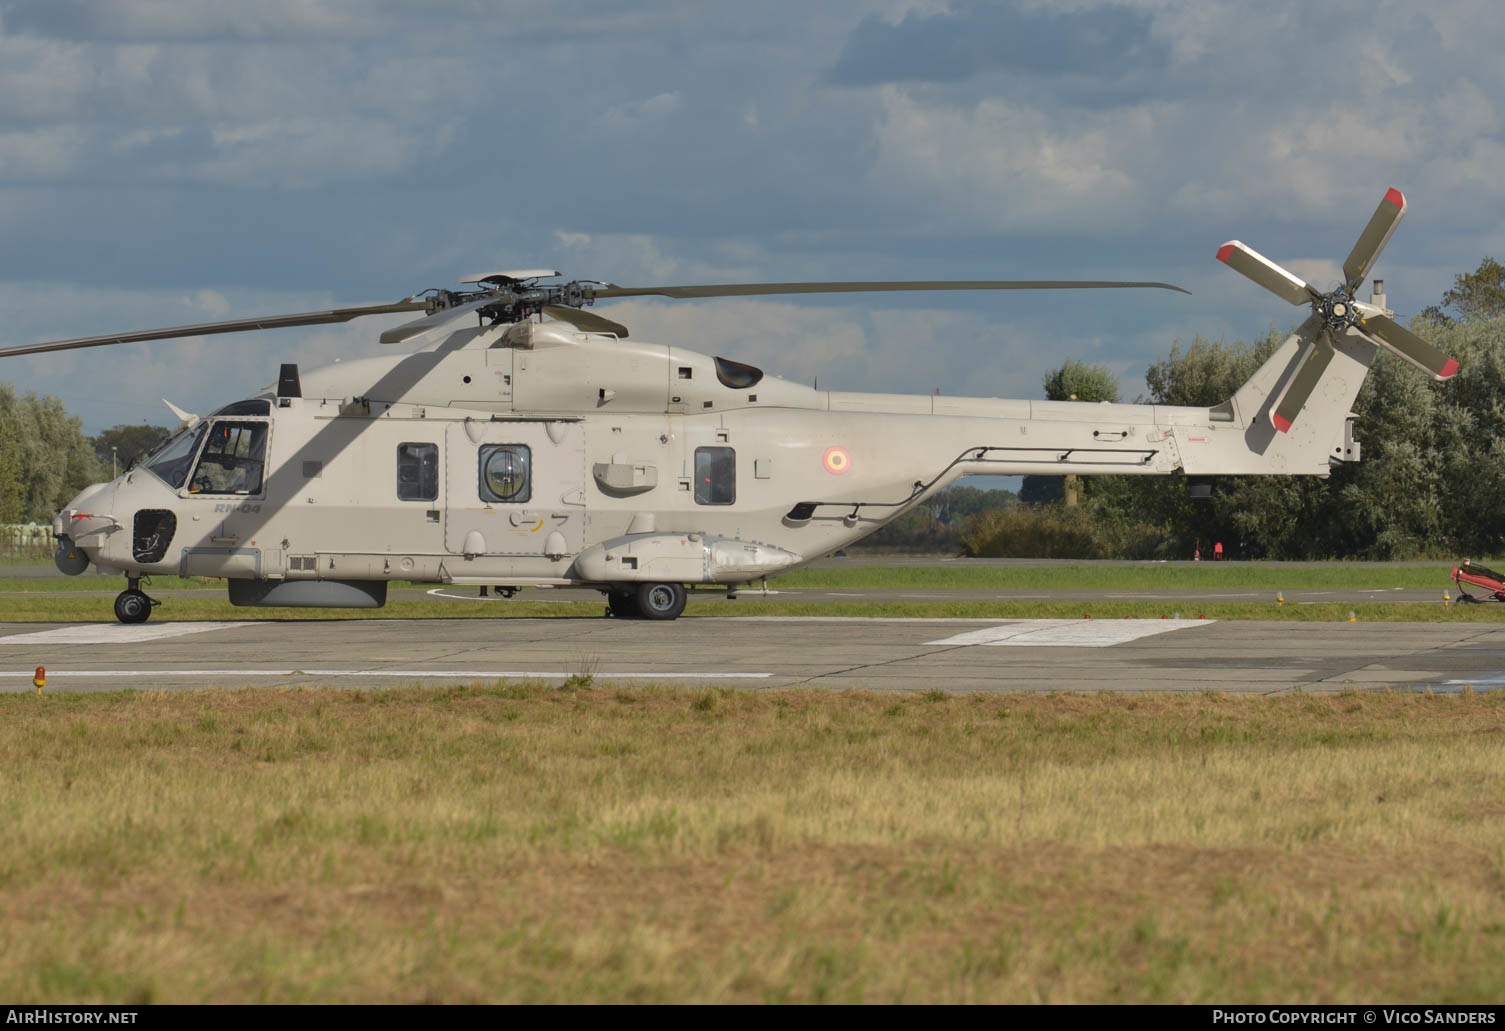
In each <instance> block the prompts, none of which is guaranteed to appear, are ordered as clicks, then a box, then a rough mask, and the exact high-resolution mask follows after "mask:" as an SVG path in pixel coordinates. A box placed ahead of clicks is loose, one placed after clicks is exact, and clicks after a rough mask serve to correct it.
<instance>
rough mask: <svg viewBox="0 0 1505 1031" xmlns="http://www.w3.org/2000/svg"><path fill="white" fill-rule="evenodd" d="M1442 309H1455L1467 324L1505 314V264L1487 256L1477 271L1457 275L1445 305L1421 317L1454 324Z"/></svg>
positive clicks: (1445, 298)
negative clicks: (1469, 321)
mask: <svg viewBox="0 0 1505 1031" xmlns="http://www.w3.org/2000/svg"><path fill="white" fill-rule="evenodd" d="M1443 309H1452V310H1453V311H1455V312H1457V313H1458V317H1459V318H1460V319H1462V320H1464V321H1467V320H1469V319H1493V318H1498V317H1499V316H1501V315H1505V265H1501V264H1500V263H1499V262H1498V261H1496V260H1495V259H1493V258H1490V257H1486V258H1485V259H1484V260H1483V261H1481V262H1479V267H1478V268H1476V269H1474V271H1472V272H1464V273H1460V274H1458V275H1457V276H1454V277H1453V288H1452V289H1451V290H1449V291H1448V292H1447V293H1445V294H1443V295H1442V304H1441V305H1440V306H1437V305H1434V306H1432V307H1430V308H1427V309H1426V310H1424V311H1423V312H1422V314H1423V315H1427V316H1430V317H1432V318H1433V319H1434V320H1436V321H1451V320H1449V319H1448V318H1447V316H1446V314H1444V311H1443Z"/></svg>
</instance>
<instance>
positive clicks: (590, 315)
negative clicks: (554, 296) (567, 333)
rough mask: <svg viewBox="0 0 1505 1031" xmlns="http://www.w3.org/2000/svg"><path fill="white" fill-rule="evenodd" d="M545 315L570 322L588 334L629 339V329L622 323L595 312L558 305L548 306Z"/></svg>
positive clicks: (544, 311)
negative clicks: (601, 334)
mask: <svg viewBox="0 0 1505 1031" xmlns="http://www.w3.org/2000/svg"><path fill="white" fill-rule="evenodd" d="M543 313H544V314H545V315H547V316H549V317H550V318H554V319H558V320H559V321H561V322H568V323H570V324H571V325H572V326H574V327H575V328H576V329H583V330H585V331H586V332H587V333H615V334H616V335H617V338H618V339H620V340H626V339H627V327H626V326H624V325H622V324H621V323H620V322H613V321H611V319H603V318H602V317H601V316H599V315H597V314H596V313H595V312H590V311H586V310H585V309H584V308H564V307H561V306H560V305H557V304H546V305H544V306H543Z"/></svg>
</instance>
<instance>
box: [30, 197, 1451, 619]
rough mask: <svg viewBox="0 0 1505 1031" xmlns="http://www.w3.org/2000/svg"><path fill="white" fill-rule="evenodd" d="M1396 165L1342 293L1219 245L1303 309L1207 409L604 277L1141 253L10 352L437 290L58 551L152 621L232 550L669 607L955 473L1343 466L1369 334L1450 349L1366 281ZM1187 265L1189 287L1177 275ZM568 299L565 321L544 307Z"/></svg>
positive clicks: (248, 579) (211, 429)
mask: <svg viewBox="0 0 1505 1031" xmlns="http://www.w3.org/2000/svg"><path fill="white" fill-rule="evenodd" d="M1405 208H1406V203H1405V198H1404V197H1402V196H1401V193H1400V191H1398V190H1393V189H1392V190H1390V191H1389V192H1388V193H1386V195H1385V197H1384V199H1383V200H1382V201H1381V202H1380V205H1379V207H1378V208H1377V209H1376V211H1375V213H1374V216H1373V217H1372V218H1371V219H1370V221H1369V224H1368V225H1367V226H1366V227H1365V229H1364V231H1363V233H1361V234H1360V236H1359V239H1358V242H1357V243H1356V244H1355V245H1354V248H1353V250H1352V252H1351V253H1350V254H1349V255H1348V258H1347V260H1345V261H1344V263H1343V276H1344V280H1343V282H1342V283H1340V284H1338V285H1337V286H1336V287H1335V288H1333V289H1331V290H1328V291H1326V292H1323V291H1321V290H1318V289H1317V288H1316V287H1314V286H1311V285H1309V284H1307V283H1305V282H1303V281H1302V280H1300V279H1299V278H1297V277H1296V276H1294V275H1292V274H1291V273H1290V272H1288V271H1286V270H1285V269H1283V268H1281V267H1280V266H1278V265H1276V264H1274V263H1273V262H1271V261H1269V260H1267V259H1266V258H1264V257H1262V256H1261V255H1259V254H1257V253H1255V252H1254V251H1253V250H1251V249H1249V248H1248V247H1246V246H1244V245H1243V244H1242V243H1239V242H1238V241H1232V242H1230V243H1227V244H1225V245H1224V246H1223V247H1222V248H1221V249H1220V250H1219V251H1218V254H1217V256H1218V258H1219V259H1220V260H1221V261H1223V262H1224V263H1226V264H1227V265H1229V266H1230V267H1232V268H1233V269H1235V270H1236V271H1238V272H1241V273H1243V274H1244V275H1245V276H1247V277H1248V278H1250V279H1252V280H1254V281H1255V282H1256V283H1258V284H1259V285H1261V286H1263V287H1265V288H1266V289H1269V290H1271V291H1273V292H1274V293H1276V294H1278V295H1279V296H1281V297H1282V298H1284V299H1285V300H1286V301H1287V302H1289V303H1290V304H1293V305H1302V304H1306V305H1310V307H1311V309H1312V312H1311V315H1310V316H1308V317H1307V319H1306V320H1305V321H1304V322H1303V323H1302V324H1301V325H1300V327H1299V328H1298V329H1297V330H1296V331H1295V332H1294V333H1293V334H1291V336H1290V337H1289V338H1288V339H1287V340H1286V341H1285V343H1284V344H1283V346H1281V347H1280V348H1279V349H1278V350H1277V351H1276V352H1275V353H1274V354H1273V355H1272V356H1271V358H1270V359H1269V361H1267V362H1266V363H1265V364H1264V365H1263V366H1262V367H1261V368H1260V369H1259V370H1258V371H1257V372H1256V373H1255V374H1254V376H1253V378H1252V379H1250V380H1249V382H1247V383H1246V384H1244V385H1243V386H1242V387H1241V388H1240V389H1239V390H1238V391H1237V392H1236V393H1235V394H1234V395H1233V396H1232V397H1231V398H1228V399H1227V400H1226V401H1224V402H1223V403H1221V404H1218V405H1215V406H1213V407H1211V408H1188V407H1169V406H1165V405H1129V404H1091V405H1088V404H1073V403H1071V402H1051V401H1025V400H1003V399H998V398H972V397H938V396H930V395H905V394H856V393H841V392H837V391H823V390H816V389H812V388H810V387H806V386H803V385H800V384H796V383H791V382H788V381H785V380H781V379H778V378H776V377H773V376H765V375H764V374H763V373H762V372H761V371H760V370H759V369H756V368H754V367H752V366H750V365H746V364H743V363H741V362H737V361H734V360H732V359H730V358H726V357H712V356H707V355H703V354H698V353H696V352H693V351H688V350H684V349H681V348H677V347H664V346H658V345H655V344H648V343H640V342H637V341H636V340H630V339H629V338H628V332H627V328H626V327H625V326H622V325H620V324H619V323H616V322H613V321H611V320H610V319H607V318H604V317H602V316H600V315H597V314H595V313H594V312H591V311H587V310H586V309H587V307H588V306H590V305H592V304H593V303H594V302H596V301H606V300H610V299H613V298H619V297H634V296H645V295H655V296H662V297H671V298H704V297H731V296H749V295H762V294H813V293H845V292H879V291H907V290H919V291H933V290H1017V289H1078V288H1081V289H1098V288H1130V287H1150V288H1164V289H1171V290H1177V289H1179V288H1177V287H1172V286H1168V285H1167V284H1163V283H1121V282H1067V281H1035V282H955V281H943V282H894V283H879V282H865V283H755V284H742V285H727V286H661V287H619V286H615V285H611V284H602V283H596V282H588V281H576V282H569V283H563V284H549V283H546V282H545V281H546V280H551V279H553V278H555V277H557V276H558V275H559V273H557V272H554V271H552V270H548V269H533V270H522V271H512V272H497V273H493V274H489V275H478V276H472V277H468V278H466V279H463V280H461V283H462V284H464V285H465V286H466V287H467V289H465V290H463V291H448V290H430V291H425V292H424V293H423V294H420V295H417V296H414V297H411V298H408V299H407V300H404V301H401V302H399V303H397V304H388V305H374V306H369V307H359V308H343V309H336V310H333V311H323V312H305V313H301V314H295V315H278V316H271V317H267V318H254V319H237V320H233V321H229V322H217V323H210V324H206V325H197V326H180V327H175V328H171V329H158V330H149V331H144V332H133V333H122V334H118V335H112V336H103V337H89V338H84V339H77V340H60V341H55V342H50V343H41V344H32V345H28V346H23V347H12V348H8V349H5V350H0V356H5V355H19V354H31V353H36V352H42V351H56V350H66V349H71V348H80V347H95V346H102V345H108V344H116V343H127V342H132V341H140V340H153V339H164V338H170V337H191V336H204V335H208V334H213V333H233V332H239V331H243V330H260V329H274V328H280V327H289V326H308V325H315V324H320V323H333V322H346V321H349V320H351V319H354V318H357V317H360V316H363V315H374V314H382V313H391V312H405V311H415V312H422V313H423V314H422V315H421V316H420V317H418V318H417V319H416V320H414V321H411V322H408V323H406V324H404V325H401V326H398V327H396V328H394V329H390V330H388V331H386V332H384V333H382V334H381V338H380V339H381V341H382V343H386V344H396V343H401V342H403V341H407V340H413V339H420V340H422V341H423V346H421V347H420V349H419V350H417V351H414V352H412V353H405V354H398V355H388V356H380V357H369V358H362V359H358V360H354V361H343V362H339V363H337V364H334V365H330V366H326V367H323V368H318V369H311V370H306V371H303V372H301V374H300V371H299V369H298V367H297V366H296V365H284V366H283V367H282V369H281V374H280V376H279V378H278V381H277V383H276V384H275V386H269V387H267V388H266V389H265V390H264V391H263V392H261V393H260V394H258V395H257V396H255V397H253V398H249V399H246V400H242V401H235V402H233V403H231V404H227V405H225V406H224V407H223V408H220V409H219V410H218V411H215V412H213V413H211V414H209V415H207V416H204V417H199V416H196V415H190V414H188V413H186V412H182V411H181V410H178V409H174V411H175V412H176V413H177V414H178V415H179V416H180V417H181V418H182V419H183V424H182V426H181V427H180V428H179V430H178V431H177V432H176V433H175V434H173V435H172V436H171V437H170V438H169V439H168V440H167V441H166V442H165V443H163V444H162V445H161V446H160V447H158V448H157V449H156V450H155V451H153V452H152V453H151V454H149V455H148V456H146V457H145V458H144V459H142V460H141V461H140V462H139V463H137V464H136V465H135V466H134V467H133V468H131V469H128V470H127V471H126V472H124V473H123V474H121V475H119V476H117V477H116V478H115V479H114V480H112V481H110V482H109V483H100V484H95V485H93V486H91V487H89V488H87V489H86V490H84V491H82V492H81V493H80V494H79V495H78V496H77V497H75V498H74V499H73V500H72V501H71V502H69V503H68V505H67V507H66V508H65V509H64V510H63V511H62V512H60V513H59V514H58V515H57V517H56V518H55V519H54V520H53V533H54V535H55V536H56V537H57V540H58V549H57V554H56V561H57V565H58V567H59V568H60V569H61V570H62V571H63V572H65V573H71V574H77V573H82V572H83V571H84V570H85V569H87V568H88V566H89V564H90V563H93V564H95V565H97V566H99V567H101V568H102V569H106V570H114V571H119V572H122V573H124V575H125V578H126V585H127V587H126V590H124V591H123V592H122V593H121V594H120V595H119V597H118V598H117V599H116V602H115V613H116V615H117V617H118V618H119V619H120V620H121V621H122V622H125V623H140V622H143V621H145V620H146V619H147V618H148V617H149V616H150V614H151V611H152V608H153V606H154V605H155V604H156V602H155V601H154V600H153V599H151V598H149V597H148V596H147V595H146V594H145V593H143V592H142V590H141V586H140V582H141V578H142V577H144V576H148V575H150V574H154V573H160V574H168V573H176V574H179V575H183V576H205V577H222V578H224V579H226V580H228V581H229V595H230V600H231V601H232V602H234V603H235V604H237V605H289V606H311V607H336V608H338V607H376V606H380V605H382V604H384V603H385V601H386V594H387V584H388V582H389V581H392V580H408V581H417V582H433V583H442V584H470V585H480V586H494V587H497V588H499V589H500V590H501V591H502V592H503V593H504V594H507V595H509V596H510V595H511V593H512V592H514V591H515V590H517V589H518V588H522V587H560V586H586V587H594V588H598V589H599V590H601V591H602V592H603V593H604V594H605V595H606V597H607V600H608V611H609V612H610V613H611V614H613V615H616V616H620V617H633V618H643V619H673V618H675V617H676V616H678V615H679V614H680V612H682V611H683V609H684V606H685V599H686V590H687V586H689V587H695V588H704V587H712V586H715V587H717V588H719V589H724V590H726V591H728V592H734V591H735V590H736V589H737V588H738V587H739V586H743V585H747V584H750V583H752V582H754V581H757V580H760V579H763V578H766V577H768V576H772V575H774V574H776V573H781V572H784V571H786V570H788V569H792V568H794V567H796V566H799V565H801V564H802V563H805V562H808V561H810V560H812V559H815V558H819V557H821V556H824V555H828V554H830V553H831V552H833V551H836V550H837V549H839V548H842V547H845V546H847V545H849V544H851V543H852V542H854V541H856V540H858V539H859V538H862V537H865V536H867V535H868V534H870V533H872V532H873V531H874V530H876V529H878V528H879V527H881V526H882V525H884V524H885V523H887V522H889V521H891V520H893V519H895V518H897V517H898V516H900V515H902V514H903V513H905V512H907V511H909V510H910V509H911V508H913V507H914V506H915V505H918V504H920V503H921V502H923V501H924V500H925V499H926V498H928V497H929V496H930V495H931V494H933V493H934V492H936V491H938V490H941V489H943V488H945V487H946V486H948V485H949V484H950V483H952V482H953V481H955V480H956V479H958V478H959V477H962V476H978V475H998V476H1012V475H1019V474H1044V475H1065V474H1073V473H1074V474H1084V475H1097V474H1115V475H1144V476H1157V475H1158V476H1167V475H1180V476H1185V477H1187V478H1189V483H1190V484H1191V489H1192V491H1193V494H1194V495H1195V494H1197V493H1198V492H1199V491H1200V492H1205V491H1207V490H1208V489H1209V487H1208V481H1207V480H1206V478H1207V477H1212V476H1226V475H1247V474H1286V475H1310V476H1326V475H1327V474H1328V472H1329V470H1330V469H1332V468H1333V467H1334V466H1336V465H1337V464H1339V463H1342V462H1350V461H1357V460H1358V458H1359V445H1358V443H1357V442H1356V441H1355V440H1354V437H1353V420H1352V417H1351V415H1350V412H1349V408H1350V406H1351V405H1352V404H1353V401H1354V398H1355V396H1356V395H1357V394H1358V391H1359V387H1360V385H1361V383H1362V382H1363V379H1364V375H1365V373H1366V372H1367V371H1368V368H1369V365H1370V363H1371V361H1372V360H1373V359H1374V356H1375V354H1376V352H1377V349H1378V348H1380V347H1384V348H1386V349H1388V350H1390V351H1392V352H1394V353H1396V354H1398V355H1400V356H1401V357H1402V358H1404V359H1406V360H1407V361H1410V362H1411V363H1413V364H1415V365H1417V366H1418V367H1420V368H1421V369H1423V370H1424V371H1426V372H1427V373H1430V374H1431V375H1432V376H1434V377H1436V378H1437V379H1446V378H1447V377H1449V376H1451V375H1453V374H1454V373H1456V372H1457V370H1458V365H1457V363H1456V362H1455V361H1452V360H1450V359H1449V358H1447V356H1445V355H1443V354H1442V353H1441V352H1439V351H1438V350H1437V349H1436V348H1434V347H1432V346H1431V345H1430V344H1428V343H1427V342H1425V341H1424V340H1421V339H1420V338H1418V337H1416V336H1415V335H1413V334H1412V333H1410V332H1409V331H1407V330H1406V329H1405V328H1403V327H1402V326H1400V325H1399V324H1397V323H1396V322H1395V321H1394V320H1393V319H1392V317H1391V315H1392V313H1391V312H1389V311H1386V310H1385V308H1384V298H1383V295H1381V294H1379V293H1378V291H1376V293H1375V295H1374V296H1373V297H1372V298H1371V302H1372V303H1364V302H1361V301H1358V300H1356V299H1355V298H1354V291H1355V290H1356V289H1357V288H1358V287H1359V285H1360V284H1361V283H1362V282H1363V280H1364V278H1365V276H1366V274H1367V273H1368V272H1369V270H1370V269H1371V268H1372V267H1373V265H1374V263H1375V260H1376V259H1377V258H1378V256H1379V253H1380V251H1381V249H1382V248H1383V247H1384V246H1385V243H1386V242H1387V241H1388V240H1389V238H1390V235H1391V233H1392V232H1393V231H1394V230H1395V227H1396V225H1397V224H1398V223H1399V222H1400V219H1401V216H1402V215H1403V214H1404V213H1405ZM1183 292H1184V291H1183ZM544 316H549V318H550V319H551V321H543V317H544Z"/></svg>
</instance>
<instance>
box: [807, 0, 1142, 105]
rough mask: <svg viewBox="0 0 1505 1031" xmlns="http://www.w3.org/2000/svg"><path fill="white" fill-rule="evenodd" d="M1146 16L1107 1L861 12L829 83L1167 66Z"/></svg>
mask: <svg viewBox="0 0 1505 1031" xmlns="http://www.w3.org/2000/svg"><path fill="white" fill-rule="evenodd" d="M1150 24H1151V19H1150V17H1149V15H1147V14H1145V13H1143V12H1140V11H1135V10H1132V9H1130V8H1128V7H1121V6H1117V5H1113V4H1109V5H1105V6H1103V7H1098V8H1094V9H1092V10H1090V11H1068V12H1059V13H1058V12H1054V11H1050V10H1043V9H1041V10H1021V9H1020V8H1019V6H1018V5H1015V4H1005V5H996V6H995V5H990V4H965V5H958V6H957V8H956V9H955V10H953V11H950V12H947V13H943V14H931V15H925V14H916V13H915V12H913V11H911V12H910V13H909V14H906V15H905V16H904V18H903V19H902V20H901V21H899V22H898V23H896V24H895V23H890V22H886V21H884V20H883V19H881V18H878V17H876V16H871V15H870V16H868V17H867V18H864V19H863V20H862V21H861V22H860V23H859V24H858V25H857V27H856V28H855V29H854V30H853V31H852V34H851V36H850V37H849V38H848V40H847V42H846V46H845V47H844V48H843V50H842V52H841V56H840V57H838V58H837V60H836V64H835V67H834V68H833V69H832V72H831V79H832V81H834V82H838V83H841V84H843V85H849V86H870V85H875V84H878V83H885V82H963V81H966V80H967V79H970V78H972V77H974V76H976V75H979V74H983V73H986V72H994V71H1018V72H1030V73H1034V74H1043V75H1088V76H1093V77H1116V76H1119V75H1122V74H1124V73H1126V72H1129V71H1144V70H1147V69H1159V68H1163V67H1165V65H1166V64H1167V62H1168V55H1167V50H1166V47H1165V45H1164V44H1163V43H1162V42H1161V41H1160V40H1157V39H1155V38H1154V37H1152V36H1151V35H1150Z"/></svg>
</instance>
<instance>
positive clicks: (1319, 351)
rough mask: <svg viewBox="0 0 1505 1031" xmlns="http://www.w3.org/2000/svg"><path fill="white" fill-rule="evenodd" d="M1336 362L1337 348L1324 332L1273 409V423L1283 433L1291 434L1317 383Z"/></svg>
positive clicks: (1271, 416) (1305, 356) (1312, 343)
mask: <svg viewBox="0 0 1505 1031" xmlns="http://www.w3.org/2000/svg"><path fill="white" fill-rule="evenodd" d="M1332 360H1333V345H1332V343H1331V341H1329V340H1328V338H1327V334H1326V333H1323V334H1322V335H1321V336H1319V337H1317V339H1315V340H1313V341H1312V342H1311V344H1309V345H1308V347H1307V350H1306V354H1305V355H1304V356H1303V357H1302V359H1301V364H1300V365H1298V366H1297V367H1296V372H1295V374H1294V375H1292V376H1291V378H1290V379H1289V380H1287V381H1286V385H1285V389H1284V390H1282V391H1281V392H1280V396H1279V397H1277V398H1276V399H1275V403H1274V404H1273V405H1271V406H1270V424H1271V425H1272V426H1274V427H1275V428H1276V429H1277V430H1279V431H1280V432H1281V433H1289V432H1291V426H1292V425H1294V424H1295V422H1296V419H1297V418H1298V417H1299V416H1300V415H1301V410H1302V409H1303V408H1305V407H1306V403H1307V401H1308V400H1310V399H1311V396H1312V394H1313V393H1315V392H1316V390H1317V384H1318V383H1320V382H1321V381H1322V374H1323V373H1325V372H1326V371H1327V366H1328V364H1329V363H1330V362H1331V361H1332Z"/></svg>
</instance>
